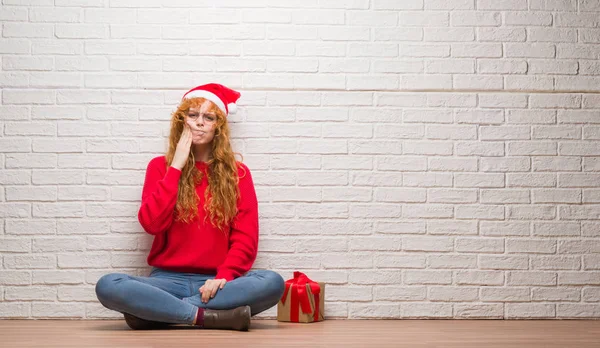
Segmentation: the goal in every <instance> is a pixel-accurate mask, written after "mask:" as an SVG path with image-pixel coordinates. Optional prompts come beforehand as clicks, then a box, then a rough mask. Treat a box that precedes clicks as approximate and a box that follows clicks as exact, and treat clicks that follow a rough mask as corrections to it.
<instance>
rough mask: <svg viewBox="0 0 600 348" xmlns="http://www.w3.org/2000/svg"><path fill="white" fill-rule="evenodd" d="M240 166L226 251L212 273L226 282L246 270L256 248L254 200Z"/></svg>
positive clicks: (245, 172)
mask: <svg viewBox="0 0 600 348" xmlns="http://www.w3.org/2000/svg"><path fill="white" fill-rule="evenodd" d="M241 168H243V170H241V173H240V183H239V187H240V198H239V200H238V213H237V215H236V216H235V218H234V219H233V222H232V224H231V229H230V232H229V251H228V252H227V256H226V257H225V261H224V262H223V264H222V265H220V266H219V267H217V275H216V276H215V278H216V279H220V278H225V279H226V280H227V281H231V280H233V279H235V278H237V277H239V276H241V275H242V274H244V273H246V272H247V271H249V270H250V268H251V267H252V264H253V263H254V260H255V259H256V254H257V251H258V201H257V198H256V192H255V190H254V183H253V181H252V176H251V175H250V170H249V169H248V167H246V166H245V165H244V164H241ZM242 176H243V177H242Z"/></svg>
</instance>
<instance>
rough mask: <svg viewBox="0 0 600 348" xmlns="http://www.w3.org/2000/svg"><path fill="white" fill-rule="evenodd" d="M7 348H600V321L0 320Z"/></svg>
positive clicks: (0, 333) (2, 341) (2, 340)
mask: <svg viewBox="0 0 600 348" xmlns="http://www.w3.org/2000/svg"><path fill="white" fill-rule="evenodd" d="M0 347H3V348H4V347H6V348H20V347H61V348H66V347H113V348H120V347H123V348H125V347H126V348H142V347H143V348H149V347H177V348H184V347H185V348H187V347H208V348H215V347H261V348H270V347H302V348H310V347H344V348H351V347H368V348H382V347H456V348H458V347H461V348H470V347H473V348H474V347H477V348H483V347H485V348H489V347H544V348H549V347H561V348H562V347H577V348H588V347H595V348H596V347H600V320H326V321H323V322H319V323H311V324H292V323H280V322H277V321H275V320H253V321H252V327H251V330H250V331H249V332H235V331H221V330H198V329H194V328H191V327H187V326H176V327H174V328H172V329H168V330H160V331H133V330H130V329H129V328H128V327H127V326H126V324H125V322H124V321H123V320H0Z"/></svg>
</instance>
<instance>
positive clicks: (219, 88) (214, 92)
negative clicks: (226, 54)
mask: <svg viewBox="0 0 600 348" xmlns="http://www.w3.org/2000/svg"><path fill="white" fill-rule="evenodd" d="M240 95H241V94H240V93H239V92H238V91H234V90H233V89H230V88H227V87H225V86H223V85H220V84H218V83H209V84H206V85H201V86H198V87H194V88H192V89H190V90H189V91H187V92H186V93H185V94H184V95H183V98H182V100H183V99H189V98H204V99H208V100H210V101H211V102H213V103H215V105H216V106H217V107H218V108H219V109H221V111H223V112H224V113H225V115H226V116H227V115H229V114H235V113H236V111H237V104H236V101H237V100H238V99H239V98H240Z"/></svg>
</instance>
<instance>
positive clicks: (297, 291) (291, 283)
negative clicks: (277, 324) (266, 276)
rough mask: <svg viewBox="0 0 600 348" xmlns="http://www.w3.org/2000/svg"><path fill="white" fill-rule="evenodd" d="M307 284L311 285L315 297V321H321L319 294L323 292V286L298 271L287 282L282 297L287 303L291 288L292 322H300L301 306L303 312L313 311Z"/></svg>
mask: <svg viewBox="0 0 600 348" xmlns="http://www.w3.org/2000/svg"><path fill="white" fill-rule="evenodd" d="M306 284H308V285H309V286H310V292H311V293H312V294H313V295H314V298H315V312H314V321H319V295H320V293H321V287H320V286H319V283H317V282H314V281H312V280H310V279H309V278H308V277H307V276H306V274H304V273H302V272H298V271H296V272H294V279H290V280H287V281H286V282H285V291H284V292H283V296H282V297H281V302H282V303H285V299H286V298H287V294H288V291H290V289H291V293H292V296H291V299H290V301H291V304H290V308H291V313H290V321H292V322H296V323H297V322H298V317H299V315H300V312H299V309H298V308H299V307H301V308H302V312H303V313H310V312H312V308H310V298H309V297H308V296H309V295H308V293H307V291H306Z"/></svg>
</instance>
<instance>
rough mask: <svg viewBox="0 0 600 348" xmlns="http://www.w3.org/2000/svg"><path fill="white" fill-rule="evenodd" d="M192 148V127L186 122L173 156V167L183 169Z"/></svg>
mask: <svg viewBox="0 0 600 348" xmlns="http://www.w3.org/2000/svg"><path fill="white" fill-rule="evenodd" d="M191 148H192V131H191V130H190V127H189V126H188V125H187V124H186V125H184V126H183V132H181V137H180V138H179V142H178V143H177V148H176V149H175V155H174V156H173V161H172V162H171V167H175V168H177V169H179V170H181V169H183V167H184V166H185V164H186V162H187V159H188V157H189V156H190V150H191Z"/></svg>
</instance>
